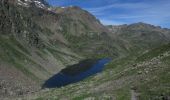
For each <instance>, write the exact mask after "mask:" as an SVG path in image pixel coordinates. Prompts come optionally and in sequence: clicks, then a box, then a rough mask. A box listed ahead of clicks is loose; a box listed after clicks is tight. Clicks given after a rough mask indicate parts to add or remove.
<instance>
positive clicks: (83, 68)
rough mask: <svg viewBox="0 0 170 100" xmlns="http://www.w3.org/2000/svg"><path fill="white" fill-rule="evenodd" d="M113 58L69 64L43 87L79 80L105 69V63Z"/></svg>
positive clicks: (62, 84) (58, 85)
mask: <svg viewBox="0 0 170 100" xmlns="http://www.w3.org/2000/svg"><path fill="white" fill-rule="evenodd" d="M111 60H112V59H111V58H103V59H97V60H92V59H87V60H83V61H80V62H79V63H78V64H75V65H71V66H67V67H66V68H65V69H63V70H61V71H60V72H59V73H57V74H56V75H54V76H52V77H51V78H49V79H48V80H47V81H46V82H45V83H44V84H43V88H55V87H62V86H65V85H68V84H71V83H75V82H79V81H81V80H83V79H85V78H87V77H89V76H91V75H94V74H96V73H99V72H101V71H102V70H103V68H104V66H105V64H107V63H109V62H110V61H111Z"/></svg>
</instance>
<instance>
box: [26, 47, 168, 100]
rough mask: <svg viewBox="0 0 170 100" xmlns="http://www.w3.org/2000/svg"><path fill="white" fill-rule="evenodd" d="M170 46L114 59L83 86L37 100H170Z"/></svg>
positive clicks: (39, 96) (44, 93) (51, 92)
mask: <svg viewBox="0 0 170 100" xmlns="http://www.w3.org/2000/svg"><path fill="white" fill-rule="evenodd" d="M169 65H170V45H164V46H162V47H160V48H157V49H153V50H151V51H148V52H146V53H144V54H141V55H140V56H129V57H126V58H122V59H117V60H113V61H112V62H111V63H109V64H108V65H107V66H106V68H105V70H104V71H103V72H102V73H98V74H97V75H95V76H92V77H89V78H88V79H85V80H84V81H81V82H79V83H75V84H71V85H68V86H65V87H61V88H54V89H45V90H42V91H40V92H37V93H35V94H32V95H27V96H25V97H24V99H35V100H47V99H48V100H169V99H170V79H169V76H170V66H169Z"/></svg>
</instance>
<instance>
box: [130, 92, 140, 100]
mask: <svg viewBox="0 0 170 100" xmlns="http://www.w3.org/2000/svg"><path fill="white" fill-rule="evenodd" d="M131 100H139V93H137V92H136V91H135V90H131Z"/></svg>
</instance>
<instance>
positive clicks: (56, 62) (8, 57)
mask: <svg viewBox="0 0 170 100" xmlns="http://www.w3.org/2000/svg"><path fill="white" fill-rule="evenodd" d="M0 6H1V8H0V13H1V14H0V22H1V24H0V61H1V62H3V64H2V65H0V67H1V70H6V69H7V68H6V66H10V67H14V68H12V69H14V72H13V73H14V74H15V73H18V75H17V76H23V77H25V78H26V79H24V78H20V77H18V78H17V77H14V78H11V79H8V78H4V77H12V75H13V74H12V75H11V74H6V73H10V72H11V71H10V70H7V71H6V72H4V73H1V74H2V75H1V76H0V77H1V78H2V79H3V80H4V81H5V82H6V83H8V82H9V84H13V85H11V86H10V87H11V88H5V87H6V86H4V84H1V85H2V86H1V87H2V88H3V89H1V90H2V91H5V90H4V89H7V91H10V92H13V91H14V94H13V93H12V94H11V95H19V94H17V92H16V91H17V90H15V89H14V88H15V85H17V83H16V82H15V81H19V82H21V81H22V82H23V83H27V82H28V81H27V78H28V79H29V80H32V82H33V83H34V82H35V83H38V84H39V83H41V81H43V80H46V79H48V78H49V77H50V76H51V75H53V74H55V73H57V72H58V71H60V70H61V69H62V68H64V67H65V66H66V65H68V64H73V63H76V62H77V61H78V60H80V59H82V57H80V56H78V55H77V54H75V53H74V52H72V51H71V49H69V48H68V47H67V46H65V45H64V44H63V43H62V41H61V40H59V39H57V38H55V40H58V41H61V42H58V44H59V45H58V44H55V43H52V42H51V37H52V35H53V34H54V33H52V32H51V31H49V30H48V29H44V28H41V27H40V25H38V24H36V23H35V22H34V20H33V19H32V18H31V15H32V14H33V13H34V12H32V10H33V9H34V11H39V10H40V11H46V9H41V8H37V7H36V6H34V5H33V7H34V8H33V9H32V10H31V9H30V8H27V7H23V6H20V5H16V4H15V3H13V2H11V1H0ZM50 36H51V37H50ZM23 80H25V81H23ZM1 81H2V80H1ZM22 82H21V85H20V86H17V87H19V88H22V87H23V86H22ZM30 84H31V83H30ZM31 86H33V85H31ZM39 86H40V85H39ZM27 87H29V84H27ZM24 88H25V89H26V86H25V87H24ZM37 88H38V87H37ZM8 89H9V90H8ZM19 92H22V89H20V90H19ZM15 93H16V94H15ZM2 94H6V95H10V93H9V92H7V93H2ZM1 96H3V95H1Z"/></svg>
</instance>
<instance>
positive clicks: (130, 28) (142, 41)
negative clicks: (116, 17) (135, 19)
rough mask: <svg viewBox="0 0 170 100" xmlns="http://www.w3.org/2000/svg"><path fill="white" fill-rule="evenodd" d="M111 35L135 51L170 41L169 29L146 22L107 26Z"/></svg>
mask: <svg viewBox="0 0 170 100" xmlns="http://www.w3.org/2000/svg"><path fill="white" fill-rule="evenodd" d="M107 27H108V29H109V30H110V31H111V32H112V35H114V36H116V37H119V38H120V39H121V40H123V41H124V42H126V43H127V44H128V45H129V47H128V48H129V49H131V50H133V51H135V50H137V51H139V50H147V49H151V48H155V47H158V46H160V45H162V44H165V43H168V42H169V41H170V30H169V29H163V28H161V27H157V26H153V25H150V24H146V23H142V22H139V23H134V24H131V25H120V26H112V25H111V26H107Z"/></svg>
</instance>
